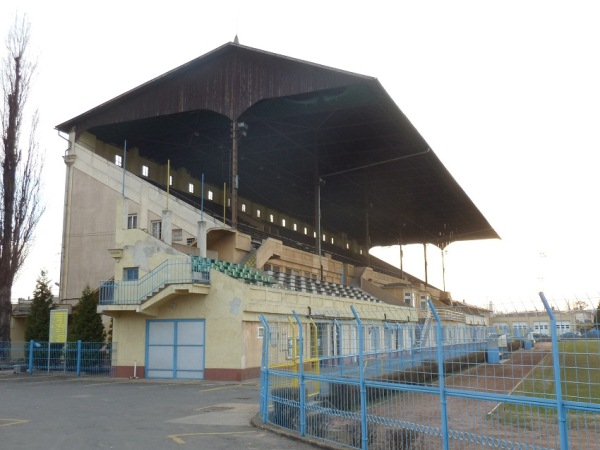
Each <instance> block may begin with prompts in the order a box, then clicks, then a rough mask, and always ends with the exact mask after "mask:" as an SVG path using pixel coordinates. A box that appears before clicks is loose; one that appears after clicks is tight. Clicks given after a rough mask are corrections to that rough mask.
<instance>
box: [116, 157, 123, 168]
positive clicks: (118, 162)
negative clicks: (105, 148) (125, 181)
mask: <svg viewBox="0 0 600 450" xmlns="http://www.w3.org/2000/svg"><path fill="white" fill-rule="evenodd" d="M115 164H116V165H117V166H119V167H123V157H122V156H121V155H115Z"/></svg>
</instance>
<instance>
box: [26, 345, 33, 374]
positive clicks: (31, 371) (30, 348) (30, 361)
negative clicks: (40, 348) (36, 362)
mask: <svg viewBox="0 0 600 450" xmlns="http://www.w3.org/2000/svg"><path fill="white" fill-rule="evenodd" d="M27 372H29V375H32V374H33V339H32V340H30V341H29V367H28V368H27Z"/></svg>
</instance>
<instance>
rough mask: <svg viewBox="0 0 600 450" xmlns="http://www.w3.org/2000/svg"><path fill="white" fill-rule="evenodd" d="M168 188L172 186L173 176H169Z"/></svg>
mask: <svg viewBox="0 0 600 450" xmlns="http://www.w3.org/2000/svg"><path fill="white" fill-rule="evenodd" d="M169 186H173V175H169Z"/></svg>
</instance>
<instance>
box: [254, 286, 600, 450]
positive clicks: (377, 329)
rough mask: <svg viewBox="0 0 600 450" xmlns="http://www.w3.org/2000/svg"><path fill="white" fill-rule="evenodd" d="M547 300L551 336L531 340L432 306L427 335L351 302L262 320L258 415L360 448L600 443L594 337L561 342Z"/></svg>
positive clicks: (532, 448)
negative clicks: (343, 313) (447, 316)
mask: <svg viewBox="0 0 600 450" xmlns="http://www.w3.org/2000/svg"><path fill="white" fill-rule="evenodd" d="M542 303H543V305H544V309H545V310H546V312H547V314H548V318H549V321H550V322H551V329H552V330H554V332H553V333H552V336H551V340H550V341H548V342H537V343H534V342H532V341H529V340H528V339H527V338H526V337H521V336H517V338H515V339H511V338H510V337H509V338H508V342H506V343H504V342H502V341H501V340H499V339H498V335H497V334H496V333H495V330H494V329H490V328H487V327H484V326H465V325H461V326H457V325H453V324H452V323H450V322H448V321H443V320H442V318H441V317H440V314H438V311H436V309H435V307H434V304H433V303H432V302H431V301H430V302H429V307H430V309H431V312H432V315H433V320H434V322H432V324H431V326H429V327H428V330H424V328H425V327H424V324H421V325H416V324H414V323H401V322H399V321H398V322H396V321H394V320H393V318H391V315H390V314H389V313H388V314H387V315H385V314H384V315H383V317H381V318H379V319H377V318H374V317H361V314H359V313H358V312H357V311H356V310H355V309H354V308H352V315H348V317H346V318H344V319H340V318H335V319H326V318H320V319H316V318H311V317H300V316H299V315H298V314H296V313H294V315H293V317H292V316H290V317H289V318H285V320H281V318H277V317H266V316H261V318H260V320H261V323H262V325H263V327H264V329H265V334H264V340H263V357H262V367H261V404H260V416H261V418H262V420H263V421H264V422H265V423H269V424H272V425H276V426H279V427H282V428H285V429H287V430H289V431H290V432H293V433H297V434H298V435H300V436H307V437H312V438H317V439H321V440H324V441H329V442H333V443H335V444H338V445H342V446H346V447H349V448H357V449H365V450H366V449H481V448H501V449H519V450H543V449H544V450H545V449H561V450H567V449H570V450H578V449H581V450H583V449H586V450H587V449H600V423H599V420H600V404H599V403H600V341H599V340H586V339H580V340H572V341H566V340H565V341H561V340H559V337H558V336H557V333H556V328H557V327H556V319H555V318H554V315H553V310H552V308H550V307H549V305H548V302H547V301H546V299H545V298H544V297H543V295H542ZM424 331H425V332H426V333H427V336H420V333H422V332H424ZM420 338H425V339H426V340H427V342H428V344H427V345H426V346H421V342H420ZM417 344H419V345H417ZM505 345H506V347H504V346H505Z"/></svg>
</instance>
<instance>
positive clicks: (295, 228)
mask: <svg viewBox="0 0 600 450" xmlns="http://www.w3.org/2000/svg"><path fill="white" fill-rule="evenodd" d="M294 231H298V224H297V223H295V224H294Z"/></svg>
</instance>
